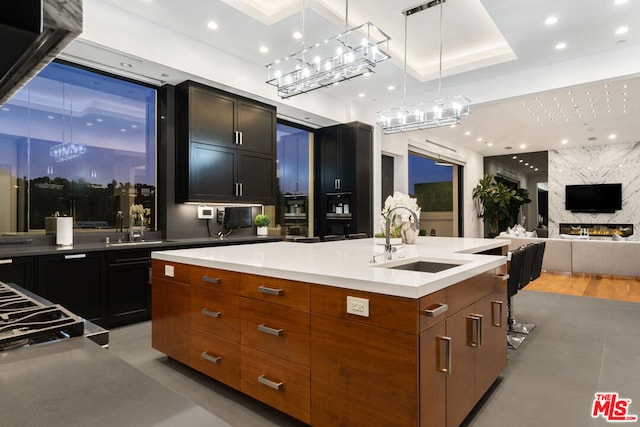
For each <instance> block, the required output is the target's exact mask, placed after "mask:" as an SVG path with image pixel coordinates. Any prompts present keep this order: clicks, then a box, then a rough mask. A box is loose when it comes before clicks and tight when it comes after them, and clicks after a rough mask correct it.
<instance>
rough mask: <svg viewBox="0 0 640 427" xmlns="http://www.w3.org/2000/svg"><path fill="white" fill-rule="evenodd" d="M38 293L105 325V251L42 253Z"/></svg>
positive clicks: (39, 265) (39, 258)
mask: <svg viewBox="0 0 640 427" xmlns="http://www.w3.org/2000/svg"><path fill="white" fill-rule="evenodd" d="M36 263H37V267H36V293H37V294H38V295H40V296H42V297H44V298H46V299H48V300H49V301H51V302H53V303H55V304H60V305H62V306H64V307H65V308H67V309H69V310H71V311H72V312H74V313H75V314H77V315H79V316H82V317H84V318H85V319H88V320H90V321H92V322H94V323H97V324H99V325H104V324H105V320H106V319H105V304H104V301H105V279H106V268H105V264H106V263H105V255H104V252H88V253H71V254H66V255H63V254H60V255H50V256H49V255H47V256H39V257H37V260H36Z"/></svg>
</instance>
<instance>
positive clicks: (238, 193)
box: [236, 182, 240, 197]
mask: <svg viewBox="0 0 640 427" xmlns="http://www.w3.org/2000/svg"><path fill="white" fill-rule="evenodd" d="M239 195H240V192H239V191H238V183H237V182H236V197H238V196H239Z"/></svg>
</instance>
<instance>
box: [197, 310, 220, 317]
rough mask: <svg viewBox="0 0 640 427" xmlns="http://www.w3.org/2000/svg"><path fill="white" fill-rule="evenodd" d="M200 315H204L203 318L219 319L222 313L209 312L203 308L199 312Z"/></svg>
mask: <svg viewBox="0 0 640 427" xmlns="http://www.w3.org/2000/svg"><path fill="white" fill-rule="evenodd" d="M200 313H202V314H204V315H205V316H209V317H216V318H220V317H222V313H221V312H219V311H211V310H209V309H208V308H203V309H202V310H200Z"/></svg>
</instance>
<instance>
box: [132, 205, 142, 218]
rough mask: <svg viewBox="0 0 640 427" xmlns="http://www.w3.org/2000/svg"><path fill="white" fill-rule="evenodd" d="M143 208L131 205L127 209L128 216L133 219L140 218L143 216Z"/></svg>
mask: <svg viewBox="0 0 640 427" xmlns="http://www.w3.org/2000/svg"><path fill="white" fill-rule="evenodd" d="M144 211H145V209H144V206H142V205H131V206H130V207H129V216H132V217H134V218H142V216H143V215H144Z"/></svg>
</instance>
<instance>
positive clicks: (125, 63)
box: [120, 62, 133, 68]
mask: <svg viewBox="0 0 640 427" xmlns="http://www.w3.org/2000/svg"><path fill="white" fill-rule="evenodd" d="M120 65H122V66H123V67H125V68H131V67H133V65H131V64H129V63H128V62H121V63H120Z"/></svg>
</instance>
